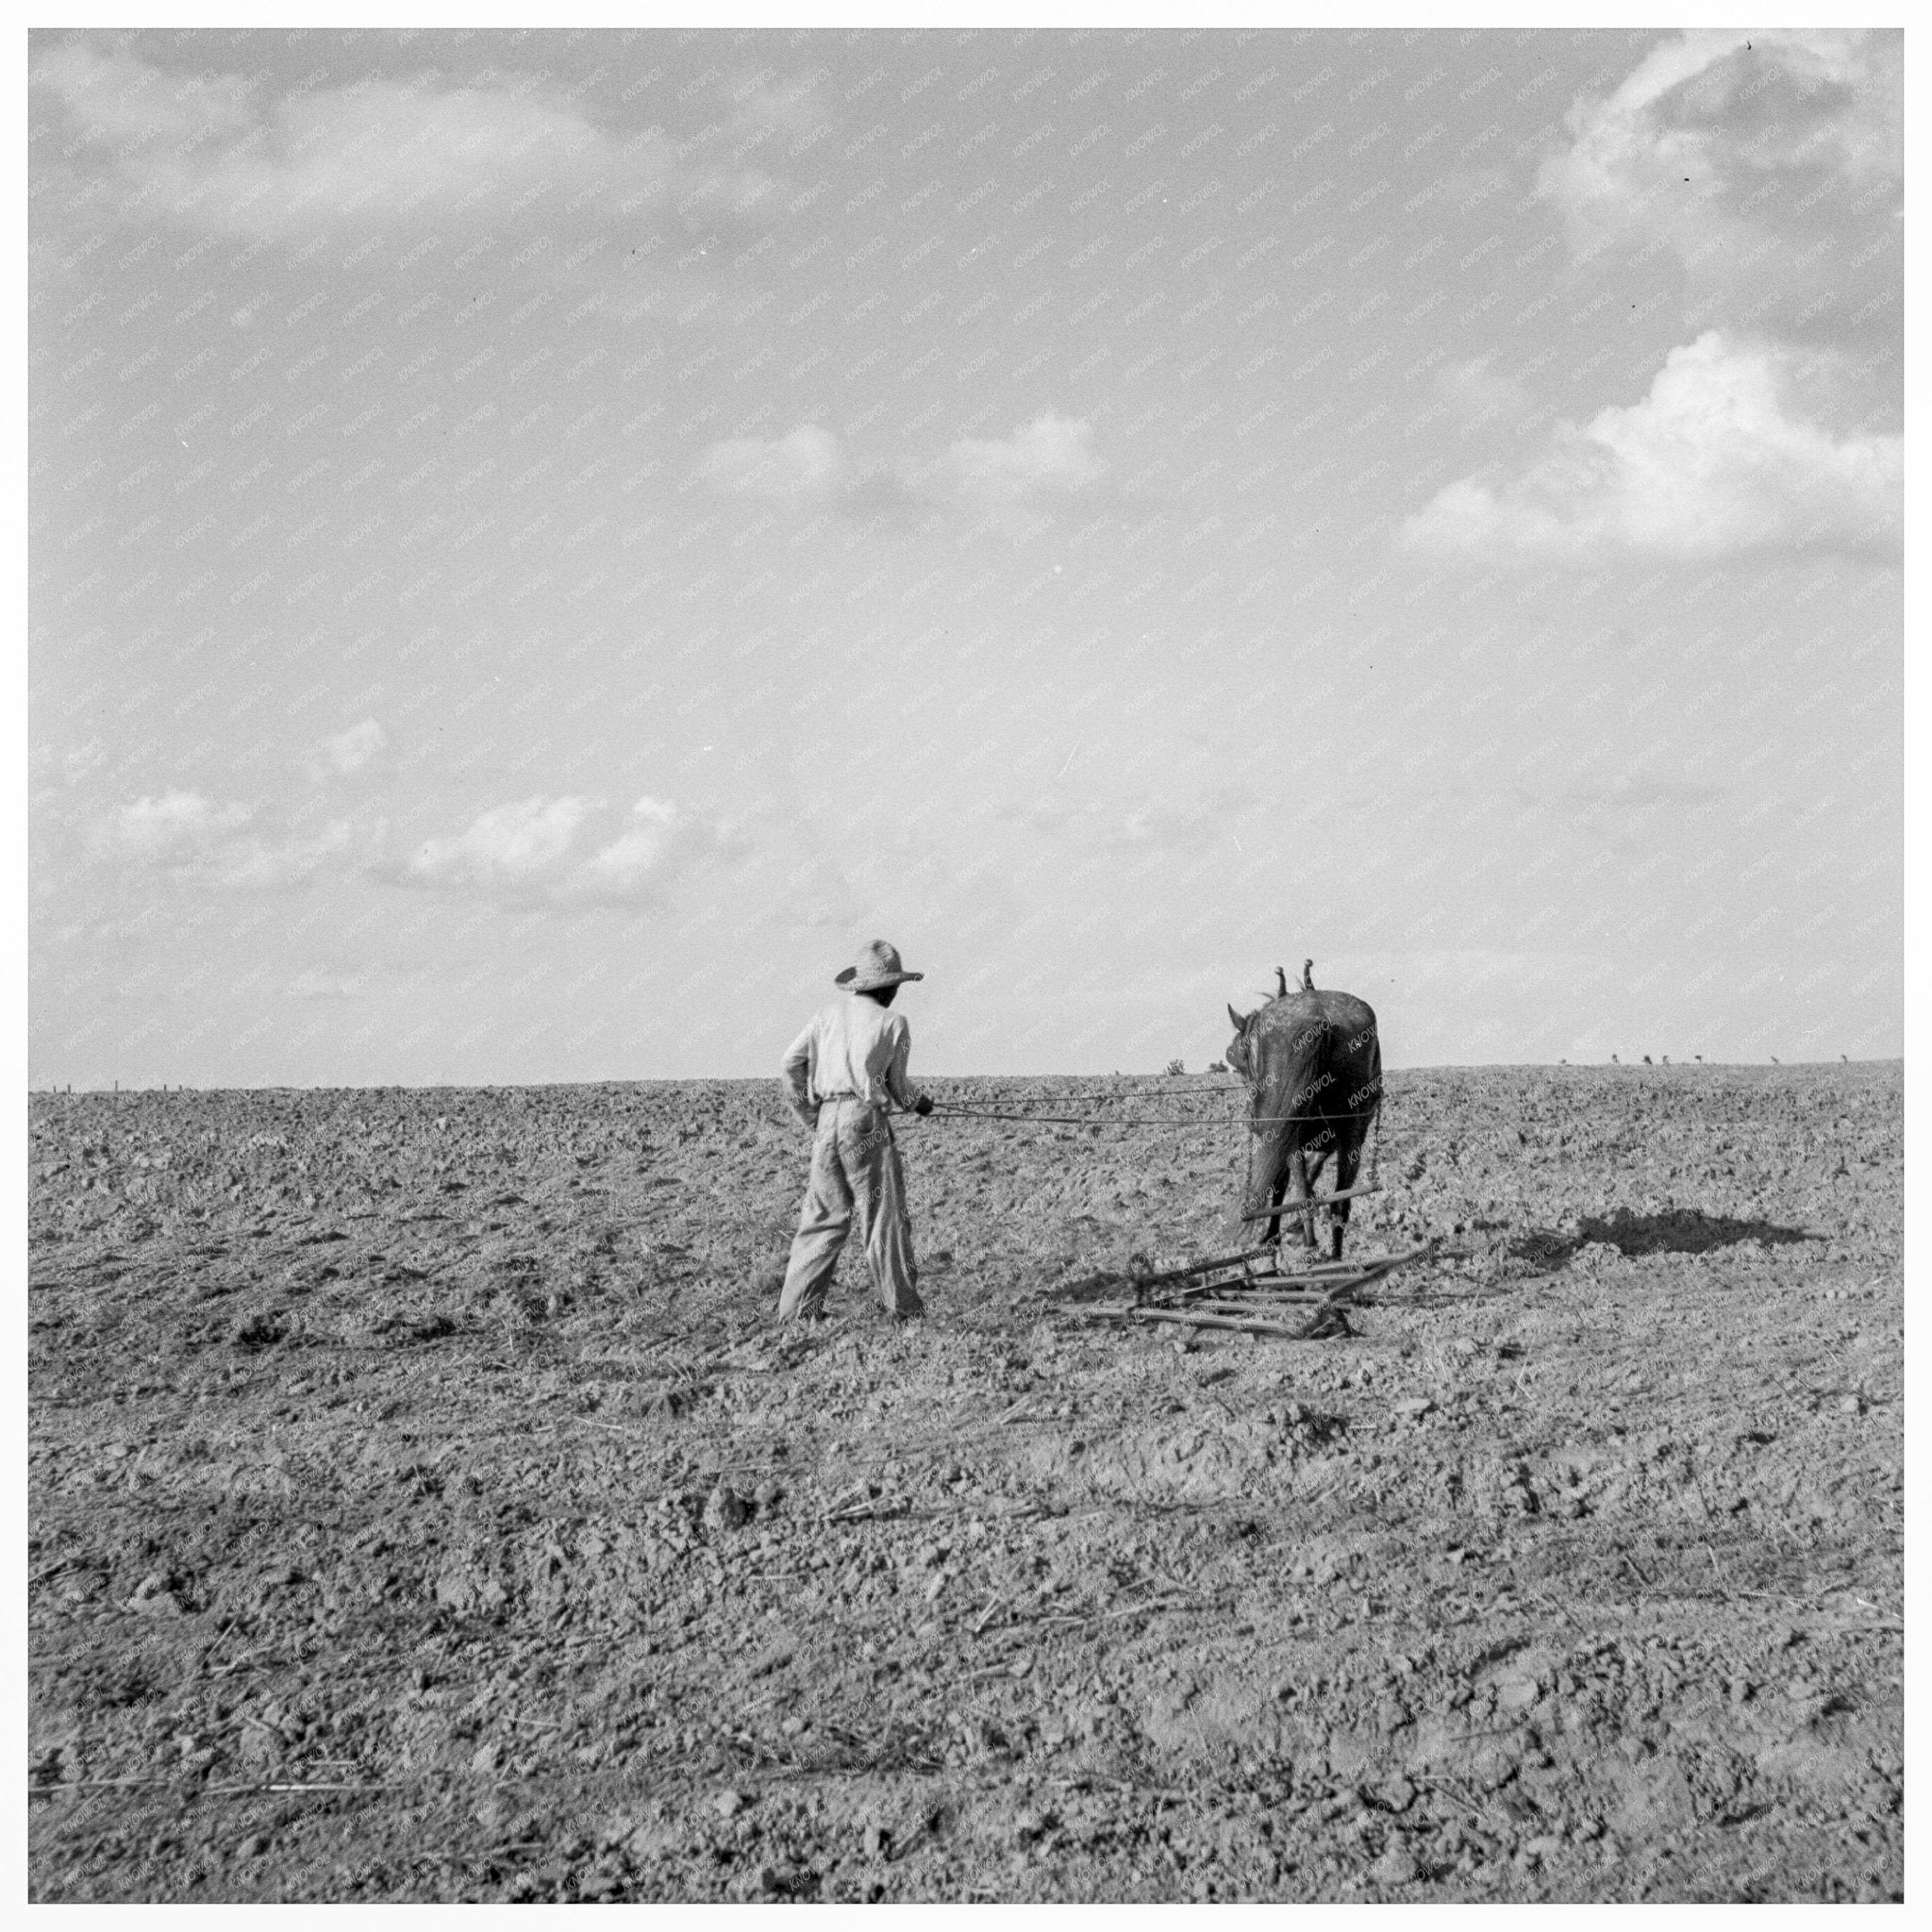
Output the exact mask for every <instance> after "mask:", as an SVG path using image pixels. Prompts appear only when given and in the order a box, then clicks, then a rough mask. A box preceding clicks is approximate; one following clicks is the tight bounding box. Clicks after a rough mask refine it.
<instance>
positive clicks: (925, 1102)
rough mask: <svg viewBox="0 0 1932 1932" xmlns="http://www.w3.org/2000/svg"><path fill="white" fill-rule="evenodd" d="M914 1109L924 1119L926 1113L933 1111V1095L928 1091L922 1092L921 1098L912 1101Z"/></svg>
mask: <svg viewBox="0 0 1932 1932" xmlns="http://www.w3.org/2000/svg"><path fill="white" fill-rule="evenodd" d="M912 1111H913V1112H914V1113H916V1114H918V1115H919V1116H920V1117H921V1118H922V1119H923V1118H924V1116H925V1115H927V1114H929V1113H930V1112H931V1111H932V1096H931V1095H930V1094H928V1093H922V1094H921V1095H920V1096H919V1098H918V1099H917V1100H915V1101H914V1102H913V1103H912Z"/></svg>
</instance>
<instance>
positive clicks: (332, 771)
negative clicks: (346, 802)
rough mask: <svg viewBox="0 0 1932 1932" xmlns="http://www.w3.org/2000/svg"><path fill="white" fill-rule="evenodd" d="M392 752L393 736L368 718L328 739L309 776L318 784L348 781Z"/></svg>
mask: <svg viewBox="0 0 1932 1932" xmlns="http://www.w3.org/2000/svg"><path fill="white" fill-rule="evenodd" d="M389 749H390V738H389V733H388V732H387V731H385V730H384V729H383V728H382V726H381V725H380V724H377V723H376V721H375V719H374V718H365V719H363V720H362V722H361V723H360V724H352V725H350V726H349V728H348V729H347V730H346V731H339V732H338V733H337V734H336V735H335V736H334V737H333V738H325V739H324V740H323V741H322V742H321V743H320V744H319V745H317V746H316V748H315V750H314V752H313V753H311V754H310V757H309V759H308V774H309V776H310V777H311V778H314V779H316V780H318V781H321V780H324V779H328V778H346V777H348V776H349V775H350V774H352V773H356V772H360V771H363V770H365V769H367V768H368V767H370V766H372V765H373V764H375V760H377V759H378V758H383V755H384V754H385V753H386V752H388V751H389Z"/></svg>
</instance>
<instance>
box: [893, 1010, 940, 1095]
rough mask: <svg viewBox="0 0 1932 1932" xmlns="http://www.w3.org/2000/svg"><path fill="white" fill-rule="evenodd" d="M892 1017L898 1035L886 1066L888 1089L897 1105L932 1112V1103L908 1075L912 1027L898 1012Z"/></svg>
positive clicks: (894, 1029)
mask: <svg viewBox="0 0 1932 1932" xmlns="http://www.w3.org/2000/svg"><path fill="white" fill-rule="evenodd" d="M892 1017H893V1019H894V1020H897V1021H898V1024H897V1025H896V1026H895V1027H894V1028H893V1032H894V1035H895V1036H896V1037H895V1038H894V1040H893V1041H892V1058H891V1060H890V1061H889V1062H888V1063H887V1066H886V1091H887V1092H888V1093H890V1094H891V1096H892V1103H893V1105H894V1106H895V1107H903V1108H907V1109H908V1111H910V1112H918V1113H930V1112H931V1111H932V1103H931V1102H930V1101H929V1100H927V1099H926V1098H925V1096H924V1094H923V1093H921V1092H920V1091H919V1090H918V1088H916V1087H915V1086H913V1084H912V1082H911V1081H910V1080H908V1078H907V1077H906V1062H907V1060H908V1058H909V1057H910V1055H911V1052H912V1029H911V1027H909V1026H908V1025H907V1024H906V1022H905V1021H904V1020H903V1019H900V1017H899V1015H898V1014H896V1013H894V1014H893V1015H892Z"/></svg>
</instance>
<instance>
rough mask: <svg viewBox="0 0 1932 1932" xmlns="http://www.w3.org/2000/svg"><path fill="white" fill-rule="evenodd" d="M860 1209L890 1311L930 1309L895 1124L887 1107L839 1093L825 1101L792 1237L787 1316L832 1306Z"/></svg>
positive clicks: (784, 1300)
mask: <svg viewBox="0 0 1932 1932" xmlns="http://www.w3.org/2000/svg"><path fill="white" fill-rule="evenodd" d="M855 1215H857V1217H858V1238H859V1240H860V1241H862V1242H863V1243H864V1244H865V1265H866V1268H867V1270H868V1272H869V1273H870V1274H871V1275H872V1287H873V1292H874V1294H875V1295H876V1296H877V1297H878V1299H879V1301H880V1303H881V1304H882V1305H883V1306H884V1307H885V1308H886V1310H887V1312H888V1313H889V1314H893V1315H917V1314H920V1313H922V1312H923V1311H924V1304H923V1303H922V1302H921V1301H920V1299H919V1291H918V1281H919V1269H918V1266H917V1264H916V1263H915V1262H914V1261H913V1258H912V1223H911V1221H910V1219H909V1218H908V1214H907V1212H906V1174H905V1170H904V1169H903V1168H901V1167H900V1165H899V1150H898V1148H897V1147H896V1146H895V1145H894V1144H893V1141H892V1128H891V1123H890V1122H889V1121H888V1120H887V1118H886V1113H885V1109H884V1108H879V1107H874V1106H873V1105H872V1103H871V1102H870V1101H863V1100H857V1099H853V1098H850V1097H839V1098H835V1099H831V1100H827V1101H826V1102H825V1103H824V1106H823V1107H821V1108H819V1123H818V1136H817V1138H816V1139H815V1140H814V1141H813V1142H812V1149H811V1178H810V1179H809V1180H808V1182H807V1183H806V1190H805V1206H804V1207H803V1208H800V1210H799V1214H798V1232H797V1233H796V1234H795V1235H793V1236H792V1238H791V1262H790V1263H789V1265H788V1266H787V1268H786V1270H785V1291H784V1292H783V1293H782V1294H781V1295H780V1296H779V1297H778V1319H779V1321H781V1322H791V1321H796V1320H812V1319H815V1318H816V1317H818V1316H819V1315H820V1314H822V1313H823V1312H824V1306H825V1291H826V1290H827V1289H828V1288H829V1287H830V1286H831V1282H832V1270H833V1269H834V1267H836V1266H837V1264H838V1260H839V1251H840V1250H841V1248H843V1247H844V1245H845V1237H846V1235H847V1233H848V1232H849V1231H850V1229H851V1226H852V1222H853V1217H854V1216H855Z"/></svg>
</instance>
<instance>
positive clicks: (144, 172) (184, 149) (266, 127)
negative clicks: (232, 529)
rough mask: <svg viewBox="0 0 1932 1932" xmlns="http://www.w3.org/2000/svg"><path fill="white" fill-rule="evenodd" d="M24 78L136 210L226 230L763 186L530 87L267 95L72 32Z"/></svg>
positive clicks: (703, 195)
mask: <svg viewBox="0 0 1932 1932" xmlns="http://www.w3.org/2000/svg"><path fill="white" fill-rule="evenodd" d="M29 78H30V79H31V80H33V81H35V82H38V83H40V84H41V85H42V86H44V87H45V88H47V89H49V90H51V91H52V92H54V94H55V95H56V96H57V97H58V99H59V101H60V103H61V105H62V107H63V108H64V109H65V112H66V117H67V123H68V126H69V128H70V129H71V130H72V131H73V132H74V133H75V135H76V136H77V137H78V138H79V140H80V141H81V142H84V143H86V144H87V145H88V146H89V147H91V148H92V149H93V150H94V151H95V156H96V158H97V160H98V161H100V162H101V163H102V164H104V165H106V166H107V167H108V168H109V169H110V170H111V171H112V173H113V174H114V175H116V176H117V177H118V178H119V180H120V182H121V183H122V185H123V186H124V187H125V188H127V189H129V190H131V191H132V192H133V195H134V198H135V200H136V201H137V202H138V203H142V204H145V205H146V207H147V208H148V209H149V211H150V212H152V213H157V214H168V215H172V216H174V217H175V218H176V219H178V220H181V221H184V222H190V223H192V224H194V225H197V226H202V227H208V228H214V229H217V230H221V231H225V232H227V233H234V234H261V235H275V234H280V233H284V232H287V231H289V230H291V229H292V228H295V227H298V226H309V225H328V224H332V223H337V222H342V221H353V222H359V223H380V222H385V221H392V220H395V219H397V218H407V217H415V218H418V219H420V220H422V221H425V222H447V221H450V220H453V219H458V218H461V217H465V216H472V215H474V216H475V219H477V220H480V221H493V220H499V219H501V218H502V217H503V211H504V204H505V202H506V201H507V200H509V199H515V200H517V201H518V203H519V205H520V206H522V207H524V208H527V209H529V210H530V211H531V214H532V218H533V219H538V220H541V218H542V216H543V214H544V213H545V212H546V211H547V210H548V209H551V208H557V207H560V206H561V205H562V204H563V203H564V202H566V201H569V202H571V203H572V204H573V205H575V206H579V207H585V208H591V209H593V210H594V211H595V212H596V214H597V215H599V216H601V217H610V216H614V215H619V214H632V213H635V212H636V211H637V209H638V208H641V207H652V208H655V207H657V206H659V205H661V204H662V203H665V202H667V201H673V200H675V203H676V204H677V206H678V208H680V210H682V211H686V212H691V211H692V210H702V212H703V213H704V215H705V216H706V218H708V219H709V218H714V217H716V216H718V215H720V214H727V213H732V212H740V213H749V212H752V211H754V210H757V209H760V208H763V207H764V206H765V205H767V204H768V202H769V201H770V199H771V192H772V190H773V188H774V182H773V181H772V179H771V178H770V177H769V176H768V175H763V174H761V173H758V172H757V171H756V170H753V169H749V168H739V167H734V166H731V165H724V166H718V167H709V168H702V167H701V168H691V167H687V166H685V165H684V164H683V163H682V162H680V161H679V160H678V158H677V157H676V154H675V150H674V148H673V146H672V144H671V142H670V141H669V139H668V138H667V137H666V136H665V135H664V134H663V132H662V131H661V130H659V129H655V128H654V129H649V130H646V131H645V132H644V133H642V134H641V135H637V136H633V137H631V138H629V139H625V140H620V139H618V138H617V137H616V136H615V135H614V134H612V133H609V132H607V131H606V130H604V129H603V128H601V127H599V126H598V125H596V124H594V123H593V122H591V121H589V120H587V119H586V118H585V117H584V115H583V114H582V113H581V112H580V111H579V110H578V109H577V108H576V107H575V105H574V104H572V103H569V102H566V101H562V100H551V99H545V98H544V97H543V96H542V94H541V92H534V91H531V92H525V91H517V92H511V91H510V90H508V89H507V88H497V87H471V88H457V89H442V90H439V89H435V88H429V87H418V86H412V85H405V84H403V83H400V82H395V81H386V80H369V81H366V82H361V83H358V84H355V85H352V86H348V87H341V88H321V89H317V90H315V91H313V92H308V93H306V94H301V95H291V96H284V97H282V98H281V99H279V100H273V101H271V100H267V99H264V98H263V97H262V96H261V94H260V92H259V90H258V86H257V84H256V83H255V82H254V81H252V80H250V79H246V78H244V77H242V76H241V75H232V74H209V75H201V76H192V75H183V74H181V73H177V72H173V71H164V70H162V69H159V68H157V67H154V66H150V65H148V64H147V63H145V62H143V61H142V60H139V59H136V58H134V57H132V56H131V55H127V54H125V53H115V54H110V55H104V54H101V53H99V52H97V51H96V50H95V49H94V48H93V47H92V46H91V45H89V44H88V43H87V42H85V41H82V40H72V41H68V42H64V43H62V44H61V45H59V46H58V47H55V48H53V49H51V50H49V51H47V52H45V53H43V54H42V55H41V56H40V58H38V59H37V60H36V61H35V62H34V64H33V66H32V68H31V70H30V74H29ZM244 313H245V311H244Z"/></svg>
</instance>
